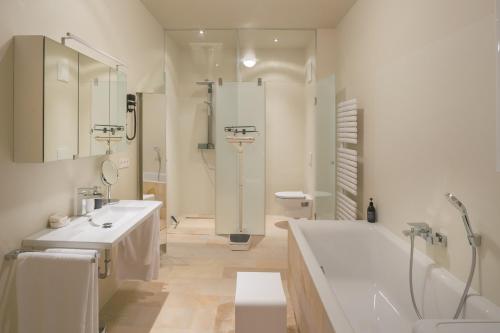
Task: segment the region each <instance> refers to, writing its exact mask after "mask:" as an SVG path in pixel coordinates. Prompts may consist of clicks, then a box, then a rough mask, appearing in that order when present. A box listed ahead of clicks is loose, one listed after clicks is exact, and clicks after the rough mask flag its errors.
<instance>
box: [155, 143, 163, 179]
mask: <svg viewBox="0 0 500 333" xmlns="http://www.w3.org/2000/svg"><path fill="white" fill-rule="evenodd" d="M153 150H154V151H155V152H156V157H155V161H157V162H158V173H157V175H156V179H157V180H158V181H160V174H161V151H160V147H158V146H154V147H153Z"/></svg>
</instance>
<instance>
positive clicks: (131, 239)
mask: <svg viewBox="0 0 500 333" xmlns="http://www.w3.org/2000/svg"><path fill="white" fill-rule="evenodd" d="M159 270H160V211H159V209H157V210H156V211H155V212H154V213H153V214H152V215H151V217H149V218H148V219H147V220H146V221H144V222H143V223H142V224H141V225H140V226H138V227H137V228H136V229H135V230H133V231H132V232H131V233H130V234H129V235H128V236H127V237H125V238H124V239H123V240H122V241H121V242H120V243H119V244H118V253H117V258H116V276H117V278H118V279H120V280H143V281H151V280H156V279H158V272H159Z"/></svg>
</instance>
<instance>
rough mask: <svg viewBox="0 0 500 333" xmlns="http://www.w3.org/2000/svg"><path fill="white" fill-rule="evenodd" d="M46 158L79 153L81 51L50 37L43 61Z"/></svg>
mask: <svg viewBox="0 0 500 333" xmlns="http://www.w3.org/2000/svg"><path fill="white" fill-rule="evenodd" d="M44 72H45V77H44V100H43V103H44V115H43V124H44V125H43V127H44V129H43V137H44V138H43V139H44V141H43V142H44V162H48V161H57V160H66V159H73V158H74V157H75V156H76V155H77V154H78V53H77V52H76V51H74V50H72V49H70V48H67V47H65V46H63V45H61V44H59V43H56V42H54V41H53V40H50V39H48V38H46V39H45V63H44Z"/></svg>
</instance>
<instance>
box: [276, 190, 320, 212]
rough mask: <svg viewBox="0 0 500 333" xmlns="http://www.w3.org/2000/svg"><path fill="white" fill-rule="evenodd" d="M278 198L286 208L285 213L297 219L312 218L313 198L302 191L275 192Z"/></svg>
mask: <svg viewBox="0 0 500 333" xmlns="http://www.w3.org/2000/svg"><path fill="white" fill-rule="evenodd" d="M274 196H275V197H276V200H278V202H279V203H280V205H281V206H282V207H283V209H284V214H285V215H286V216H288V217H292V218H295V219H300V218H306V219H311V218H312V206H313V198H312V196H311V195H309V194H305V193H304V192H302V191H284V192H276V193H274Z"/></svg>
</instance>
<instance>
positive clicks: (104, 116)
mask: <svg viewBox="0 0 500 333" xmlns="http://www.w3.org/2000/svg"><path fill="white" fill-rule="evenodd" d="M79 66H80V77H79V86H80V87H79V94H80V98H79V109H80V110H79V116H78V117H79V138H80V142H79V156H80V157H88V156H98V155H104V154H106V151H107V150H108V147H107V146H108V141H107V139H108V134H107V132H104V130H105V129H106V127H107V124H108V123H109V106H110V103H109V101H110V100H109V98H110V86H109V75H110V74H109V67H108V66H107V65H104V64H102V63H100V62H99V61H97V60H94V59H92V58H90V57H87V56H85V55H83V54H80V58H79Z"/></svg>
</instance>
